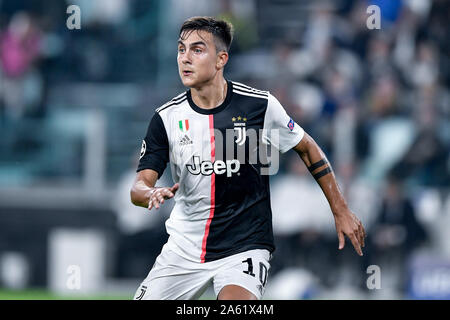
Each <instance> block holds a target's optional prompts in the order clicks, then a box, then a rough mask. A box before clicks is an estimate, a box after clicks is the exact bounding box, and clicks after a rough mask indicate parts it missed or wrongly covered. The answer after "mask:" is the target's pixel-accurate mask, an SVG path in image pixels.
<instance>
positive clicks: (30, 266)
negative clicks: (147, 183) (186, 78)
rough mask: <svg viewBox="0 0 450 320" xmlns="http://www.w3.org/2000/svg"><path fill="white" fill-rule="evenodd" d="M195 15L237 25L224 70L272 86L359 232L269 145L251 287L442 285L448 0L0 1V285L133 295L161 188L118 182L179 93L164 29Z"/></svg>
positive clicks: (16, 293) (37, 291)
mask: <svg viewBox="0 0 450 320" xmlns="http://www.w3.org/2000/svg"><path fill="white" fill-rule="evenodd" d="M372 4H375V5H378V6H379V8H380V9H381V18H382V21H381V29H380V30H369V29H368V27H367V25H366V21H367V19H368V17H369V16H370V14H369V13H367V12H366V10H367V8H368V6H369V5H372ZM69 5H78V6H79V8H80V9H81V29H80V30H69V29H68V28H67V26H66V21H67V19H68V18H69V16H70V14H68V13H67V12H66V10H67V7H68V6H69ZM194 15H212V16H218V17H223V18H225V19H227V20H228V21H230V22H232V23H233V24H234V26H235V29H236V33H235V41H234V44H233V47H232V50H231V60H230V63H229V64H228V66H227V67H226V72H225V75H226V77H227V78H229V79H232V80H235V81H240V82H244V83H247V84H248V85H251V86H254V87H257V88H259V89H264V90H270V91H271V92H272V93H273V94H274V95H275V96H276V97H277V98H278V99H279V100H280V101H281V103H282V104H283V105H284V106H285V108H286V109H287V111H288V113H289V114H290V115H292V117H293V118H294V119H295V120H296V121H297V122H298V123H299V124H300V125H301V126H303V127H304V128H305V130H306V131H307V132H308V133H309V134H310V135H311V136H312V137H313V138H314V139H315V140H316V141H317V142H318V143H319V145H320V146H321V147H322V148H323V149H324V151H325V152H326V154H327V156H328V158H329V159H330V161H331V163H332V164H333V167H334V169H335V173H336V175H337V177H338V179H339V183H340V186H341V189H342V191H343V192H344V193H345V196H346V198H347V199H348V202H349V204H350V207H351V208H352V210H353V211H354V212H355V213H356V214H357V215H358V216H359V217H360V218H361V220H362V221H363V223H364V225H365V226H366V230H367V233H368V238H367V239H366V240H367V241H366V247H365V249H364V253H365V254H364V256H363V257H359V256H358V255H357V254H356V253H355V252H354V250H353V248H352V246H351V244H350V242H349V241H348V240H347V242H346V247H345V249H344V250H343V251H338V250H337V247H338V241H337V236H336V233H335V229H334V220H333V218H332V215H331V212H330V210H329V207H328V205H327V203H326V201H325V198H324V196H323V195H322V193H321V191H320V188H319V187H318V186H317V184H316V183H315V181H314V180H313V179H312V178H311V176H310V175H309V173H308V171H307V170H306V168H305V166H304V165H303V163H302V162H301V161H300V159H299V158H298V157H297V156H296V155H295V154H294V153H293V152H288V153H287V154H286V155H283V157H282V166H281V169H280V172H279V173H278V175H276V176H273V177H271V184H272V189H271V190H272V195H271V196H272V206H273V215H274V217H273V220H274V222H273V223H274V231H275V237H276V245H277V251H276V252H275V254H274V259H273V260H272V269H271V272H270V276H269V284H268V285H269V287H268V288H267V291H266V296H265V298H266V299H449V298H450V232H448V228H449V226H450V195H449V186H450V174H449V171H450V157H449V151H450V117H449V116H450V86H449V84H450V56H449V53H450V37H449V34H450V27H449V26H450V25H449V21H450V6H449V1H446V0H434V1H432V0H384V1H382V0H373V1H363V0H358V1H357V0H335V1H312V0H308V1H296V0H276V1H275V0H273V1H269V0H258V1H257V0H253V1H249V0H233V1H226V0H224V1H210V0H183V1H176V0H171V1H157V0H131V1H129V0H95V1H89V0H78V1H75V0H74V1H61V0H45V1H43V0H41V1H38V0H0V136H1V138H0V286H1V289H0V299H69V298H70V299H72V298H74V299H77V298H83V299H85V298H86V299H88V298H92V299H103V298H118V299H131V298H132V296H133V294H134V292H135V290H136V289H137V287H138V285H139V283H140V282H141V281H142V280H143V279H144V278H145V277H146V275H147V273H148V271H149V269H150V268H151V266H152V265H153V262H154V259H155V257H156V256H157V254H158V253H159V251H160V249H161V246H162V244H163V243H164V242H165V241H166V238H167V235H166V233H165V229H164V221H165V219H167V217H168V214H169V212H170V209H171V206H172V205H173V203H171V202H169V203H167V204H166V205H165V206H164V209H163V210H160V212H156V213H155V212H153V213H151V214H148V213H146V212H145V209H141V208H135V207H133V206H132V205H131V203H130V201H129V188H130V186H131V183H132V180H133V178H134V175H135V168H136V165H137V161H138V157H139V151H140V146H141V141H142V138H143V136H144V134H145V130H146V128H147V125H148V121H149V119H150V117H151V115H152V113H153V111H154V109H155V108H156V107H158V106H160V105H161V104H162V103H164V102H166V101H168V100H169V99H170V98H171V97H173V96H175V95H176V94H178V93H179V92H181V91H183V90H184V88H183V87H182V84H181V82H180V80H179V78H178V74H177V66H176V39H177V36H178V34H177V33H178V30H179V26H180V24H181V23H182V21H184V19H186V18H188V17H190V16H194ZM169 170H170V168H169V167H168V169H167V170H166V172H165V175H164V177H163V179H162V180H161V181H160V182H159V184H170V183H171V178H170V172H169ZM371 265H375V266H378V267H379V269H378V270H379V271H380V279H381V283H379V284H380V285H381V288H379V289H376V288H375V289H369V288H368V282H369V283H372V284H373V283H375V284H376V283H377V282H376V281H375V282H373V279H374V278H370V277H371V276H374V275H376V274H372V271H370V270H372V269H370V268H369V270H368V267H369V266H371ZM369 287H370V286H369ZM203 298H205V299H208V298H214V297H213V293H212V291H211V290H209V291H207V292H206V293H205V295H204V296H203Z"/></svg>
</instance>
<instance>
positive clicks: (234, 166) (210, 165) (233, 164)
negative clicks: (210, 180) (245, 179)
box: [186, 156, 241, 177]
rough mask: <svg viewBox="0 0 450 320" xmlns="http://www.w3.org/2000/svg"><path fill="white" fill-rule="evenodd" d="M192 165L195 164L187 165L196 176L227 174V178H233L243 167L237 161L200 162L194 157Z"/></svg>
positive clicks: (198, 158)
mask: <svg viewBox="0 0 450 320" xmlns="http://www.w3.org/2000/svg"><path fill="white" fill-rule="evenodd" d="M192 163H193V164H187V165H186V168H187V169H188V171H189V172H190V173H192V174H195V175H198V174H202V175H205V176H210V175H212V174H213V173H215V174H224V173H226V174H227V177H231V176H232V174H233V173H236V172H238V171H239V169H240V167H241V163H240V162H239V161H238V160H236V159H233V160H226V161H222V160H216V161H214V162H211V161H209V160H204V161H202V162H200V157H198V156H193V157H192Z"/></svg>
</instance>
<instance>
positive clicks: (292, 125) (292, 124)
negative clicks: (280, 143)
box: [287, 119, 294, 131]
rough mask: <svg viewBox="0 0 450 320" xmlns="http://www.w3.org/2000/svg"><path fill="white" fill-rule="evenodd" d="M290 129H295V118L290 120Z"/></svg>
mask: <svg viewBox="0 0 450 320" xmlns="http://www.w3.org/2000/svg"><path fill="white" fill-rule="evenodd" d="M287 126H288V128H289V130H291V131H292V130H294V120H292V119H291V120H289V122H288V124H287Z"/></svg>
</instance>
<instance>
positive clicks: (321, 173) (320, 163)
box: [308, 158, 332, 180]
mask: <svg viewBox="0 0 450 320" xmlns="http://www.w3.org/2000/svg"><path fill="white" fill-rule="evenodd" d="M326 164H328V166H327V167H326V168H325V169H323V170H320V171H319V172H317V173H315V174H313V171H314V170H316V169H318V168H320V167H321V166H323V165H326ZM308 170H309V172H311V174H312V175H313V177H314V179H316V180H319V179H320V178H322V177H323V176H325V175H327V174H329V173H330V172H332V170H331V167H330V166H329V162H328V160H327V159H325V158H324V159H321V160H319V161H317V162H316V163H313V164H312V165H310V166H309V167H308Z"/></svg>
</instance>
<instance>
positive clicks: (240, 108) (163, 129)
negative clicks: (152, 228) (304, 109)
mask: <svg viewBox="0 0 450 320" xmlns="http://www.w3.org/2000/svg"><path fill="white" fill-rule="evenodd" d="M227 83H228V90H227V96H226V98H225V100H224V102H223V103H222V104H221V105H220V106H218V107H216V108H214V109H202V108H199V107H198V106H196V105H195V103H194V102H193V100H192V97H191V92H190V90H188V91H187V92H184V93H182V94H180V95H179V96H177V97H175V98H173V99H172V100H171V101H169V102H168V103H166V104H164V105H163V106H161V107H160V108H158V109H156V112H155V114H154V116H153V118H152V120H151V122H150V125H149V127H148V131H147V135H146V137H145V139H144V141H143V143H142V150H141V158H140V162H139V166H138V170H137V171H140V170H144V169H153V170H155V171H157V172H158V174H159V177H161V176H162V173H163V171H164V169H165V167H166V165H167V163H170V165H171V172H172V178H173V180H174V182H175V183H177V182H178V183H180V188H179V190H178V191H177V193H176V194H175V198H174V200H175V206H174V208H173V210H172V212H171V215H170V218H169V219H168V220H167V221H166V228H167V232H168V234H169V240H168V245H169V246H170V247H171V249H172V250H173V251H175V252H177V253H178V254H180V255H181V256H183V257H184V258H186V259H188V260H191V261H196V262H207V261H214V260H217V259H221V258H224V257H227V256H230V255H232V254H236V253H239V252H243V251H247V250H251V249H267V250H269V251H270V252H272V251H273V250H274V244H273V231H272V213H271V208H270V194H269V176H268V175H267V174H265V173H264V172H267V170H266V171H264V169H265V168H266V167H267V165H266V162H265V160H267V159H263V158H264V157H259V155H260V154H263V153H262V152H260V151H261V149H262V148H263V147H264V146H267V145H269V144H270V145H273V146H274V147H275V148H277V149H278V150H279V151H281V152H286V151H288V150H290V149H291V148H293V147H294V146H296V145H297V144H298V143H299V142H300V140H301V139H302V138H303V135H304V131H303V129H302V128H301V127H300V126H299V125H298V124H296V123H295V122H294V121H293V120H292V119H291V118H290V117H289V116H288V115H287V113H286V111H285V110H284V108H283V107H282V106H281V104H280V103H279V102H278V100H277V99H276V98H275V97H274V96H273V95H271V94H270V93H269V92H267V91H260V90H256V89H253V88H251V87H248V86H245V85H243V84H240V83H237V82H231V81H227Z"/></svg>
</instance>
